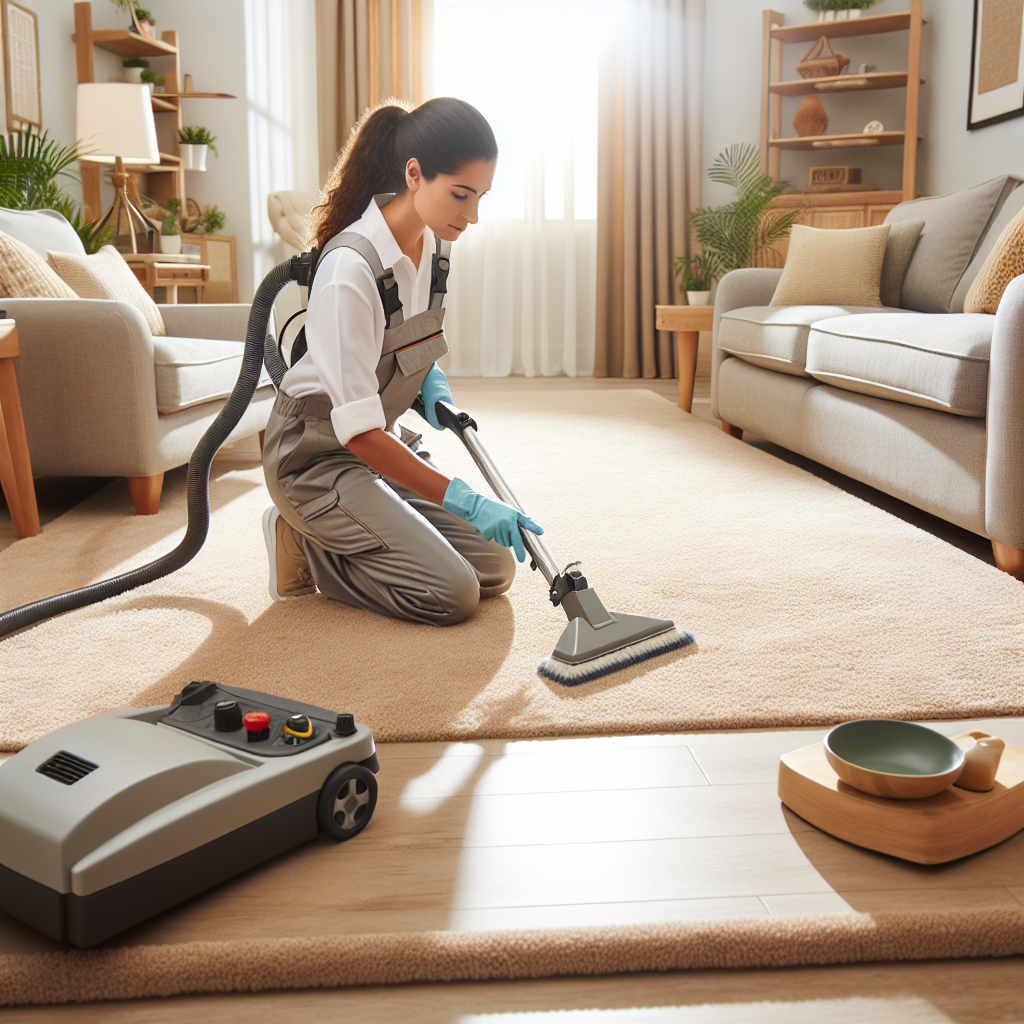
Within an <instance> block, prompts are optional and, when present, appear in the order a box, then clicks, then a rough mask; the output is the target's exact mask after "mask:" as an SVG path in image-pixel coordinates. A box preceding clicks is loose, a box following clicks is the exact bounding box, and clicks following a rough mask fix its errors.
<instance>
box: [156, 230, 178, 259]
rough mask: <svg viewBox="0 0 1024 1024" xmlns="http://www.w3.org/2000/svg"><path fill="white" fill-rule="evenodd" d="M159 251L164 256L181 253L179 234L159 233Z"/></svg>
mask: <svg viewBox="0 0 1024 1024" xmlns="http://www.w3.org/2000/svg"><path fill="white" fill-rule="evenodd" d="M160 251H161V252H162V253H163V254H164V255H165V256H180V255H181V235H161V236H160Z"/></svg>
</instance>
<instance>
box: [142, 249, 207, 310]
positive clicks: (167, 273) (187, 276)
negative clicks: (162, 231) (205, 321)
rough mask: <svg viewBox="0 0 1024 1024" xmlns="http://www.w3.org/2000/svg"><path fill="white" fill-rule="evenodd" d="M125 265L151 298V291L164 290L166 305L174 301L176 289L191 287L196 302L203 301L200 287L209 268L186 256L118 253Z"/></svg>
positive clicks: (205, 278) (204, 282)
mask: <svg viewBox="0 0 1024 1024" xmlns="http://www.w3.org/2000/svg"><path fill="white" fill-rule="evenodd" d="M122 255H123V256H124V260H125V262H126V263H127V264H128V266H129V267H131V268H132V272H133V273H134V274H135V276H136V277H137V278H138V279H139V282H140V284H141V285H142V287H143V288H145V289H146V291H147V292H149V296H150V298H153V297H154V296H153V289H154V288H166V289H167V302H168V303H170V304H174V303H176V302H177V301H178V289H179V288H195V289H196V302H202V301H203V288H204V286H205V285H206V283H207V282H208V281H209V280H210V268H209V266H208V265H207V264H205V263H196V262H195V261H194V260H192V259H189V258H188V257H177V258H176V257H174V256H161V255H159V254H157V253H139V254H135V253H122Z"/></svg>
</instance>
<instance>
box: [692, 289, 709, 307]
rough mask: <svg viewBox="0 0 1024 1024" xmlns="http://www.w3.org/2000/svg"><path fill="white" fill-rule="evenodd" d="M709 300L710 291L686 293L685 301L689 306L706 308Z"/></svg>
mask: <svg viewBox="0 0 1024 1024" xmlns="http://www.w3.org/2000/svg"><path fill="white" fill-rule="evenodd" d="M710 299H711V290H710V289H709V290H708V291H706V292H691V291H687V293H686V301H687V302H688V303H689V304H690V305H691V306H706V305H707V304H708V301H709V300H710Z"/></svg>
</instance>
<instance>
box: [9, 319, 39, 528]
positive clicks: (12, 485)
mask: <svg viewBox="0 0 1024 1024" xmlns="http://www.w3.org/2000/svg"><path fill="white" fill-rule="evenodd" d="M17 355H18V328H17V326H16V325H15V323H14V321H13V320H0V486H2V487H3V491H4V497H5V498H6V499H7V506H8V508H10V510H11V519H13V520H14V525H15V527H16V529H17V531H18V536H19V537H22V538H25V537H34V536H35V535H36V534H37V533H41V532H42V530H41V529H40V527H39V509H38V508H37V507H36V488H35V484H33V483H32V464H31V462H30V461H29V457H28V439H27V438H26V436H25V421H24V419H23V418H22V415H21V396H20V395H19V394H18V378H17V377H15V376H14V360H15V358H17Z"/></svg>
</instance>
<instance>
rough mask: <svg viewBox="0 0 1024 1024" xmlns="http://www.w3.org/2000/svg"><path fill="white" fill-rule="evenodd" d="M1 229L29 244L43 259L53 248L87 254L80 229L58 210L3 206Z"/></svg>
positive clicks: (0, 216)
mask: <svg viewBox="0 0 1024 1024" xmlns="http://www.w3.org/2000/svg"><path fill="white" fill-rule="evenodd" d="M0 231H4V232H6V233H7V234H8V235H12V236H13V237H14V238H16V239H17V240H18V241H19V242H21V244H22V245H27V246H28V247H29V248H30V249H31V250H32V251H33V252H34V253H35V254H36V255H37V256H38V257H39V258H40V259H42V260H44V261H45V260H46V253H47V250H49V249H54V250H56V251H57V252H74V253H78V254H79V255H80V256H84V255H85V247H84V246H83V245H82V240H81V239H80V238H79V237H78V232H77V231H75V229H74V228H73V227H72V226H71V224H70V223H69V222H68V221H67V219H66V218H65V217H64V216H63V214H60V213H58V212H57V211H56V210H6V209H2V208H0Z"/></svg>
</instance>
